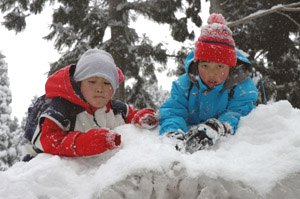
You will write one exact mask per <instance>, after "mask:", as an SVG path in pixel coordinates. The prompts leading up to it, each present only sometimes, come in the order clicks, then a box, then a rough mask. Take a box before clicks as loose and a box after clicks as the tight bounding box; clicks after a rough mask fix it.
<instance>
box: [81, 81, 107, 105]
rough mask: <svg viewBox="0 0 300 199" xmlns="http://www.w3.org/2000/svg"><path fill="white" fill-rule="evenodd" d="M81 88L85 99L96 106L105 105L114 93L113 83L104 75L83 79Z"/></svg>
mask: <svg viewBox="0 0 300 199" xmlns="http://www.w3.org/2000/svg"><path fill="white" fill-rule="evenodd" d="M80 90H81V93H82V95H83V97H84V98H85V100H86V101H87V102H88V103H89V104H90V105H92V106H94V107H96V108H102V107H104V106H105V105H106V104H107V103H108V102H109V100H110V99H111V97H112V95H113V87H112V85H111V84H110V82H109V81H108V80H107V79H105V78H103V77H91V78H88V79H85V80H82V82H81V86H80Z"/></svg>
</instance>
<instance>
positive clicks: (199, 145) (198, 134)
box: [185, 129, 214, 153]
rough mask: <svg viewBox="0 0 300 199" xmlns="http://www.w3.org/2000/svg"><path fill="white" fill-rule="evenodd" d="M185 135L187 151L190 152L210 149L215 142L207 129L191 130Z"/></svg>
mask: <svg viewBox="0 0 300 199" xmlns="http://www.w3.org/2000/svg"><path fill="white" fill-rule="evenodd" d="M185 137H186V140H185V152H188V153H194V152H196V151H199V150H203V149H208V148H209V147H210V146H212V145H213V144H214V142H213V140H212V139H211V138H210V137H208V136H207V135H206V132H205V130H198V129H193V130H190V131H189V132H188V133H187V134H186V136H185Z"/></svg>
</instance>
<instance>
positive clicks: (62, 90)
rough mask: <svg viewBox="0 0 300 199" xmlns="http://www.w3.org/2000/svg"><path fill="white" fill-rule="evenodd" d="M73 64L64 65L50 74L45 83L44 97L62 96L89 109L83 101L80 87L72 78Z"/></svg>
mask: <svg viewBox="0 0 300 199" xmlns="http://www.w3.org/2000/svg"><path fill="white" fill-rule="evenodd" d="M75 67H76V66H75V65H69V66H66V67H64V68H62V69H60V70H59V71H57V72H56V73H54V74H53V75H51V76H50V77H49V78H48V79H47V82H46V84H45V90H46V97H47V98H50V99H52V98H54V97H62V98H64V99H66V100H68V101H70V102H72V103H74V104H77V105H79V106H82V107H84V108H85V109H87V110H88V109H89V105H88V104H87V102H86V101H85V99H84V97H83V96H82V94H81V92H80V88H79V87H78V86H77V85H76V83H75V81H74V80H73V74H74V72H75Z"/></svg>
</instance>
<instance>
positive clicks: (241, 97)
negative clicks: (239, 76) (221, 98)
mask: <svg viewBox="0 0 300 199" xmlns="http://www.w3.org/2000/svg"><path fill="white" fill-rule="evenodd" d="M257 92H258V91H257V88H256V86H255V85H254V83H253V81H252V80H251V79H248V80H247V81H245V82H243V83H241V84H239V85H237V86H236V87H235V89H234V95H233V98H232V99H230V100H229V102H228V107H227V109H226V111H224V112H223V113H222V114H221V115H220V116H219V117H218V120H219V121H220V122H223V123H228V124H229V125H230V126H231V127H232V128H233V130H234V132H235V131H236V129H237V126H238V123H239V120H240V117H242V116H246V115H248V114H249V113H250V112H251V110H252V109H253V108H254V107H255V105H254V103H255V102H256V100H257Z"/></svg>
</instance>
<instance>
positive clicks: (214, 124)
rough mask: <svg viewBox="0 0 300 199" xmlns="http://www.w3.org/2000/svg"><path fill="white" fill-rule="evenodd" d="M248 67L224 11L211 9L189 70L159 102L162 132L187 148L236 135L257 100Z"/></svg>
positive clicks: (192, 149) (180, 147)
mask: <svg viewBox="0 0 300 199" xmlns="http://www.w3.org/2000/svg"><path fill="white" fill-rule="evenodd" d="M249 66H251V63H250V62H249V60H248V59H246V58H245V57H244V56H243V55H242V54H241V53H240V52H238V51H237V50H236V49H235V43H234V40H233V38H232V33H231V31H230V29H229V28H228V27H227V26H226V21H225V19H224V18H223V16H222V15H221V14H212V15H211V16H210V17H209V18H208V25H207V26H204V27H203V28H202V29H201V35H200V37H199V38H198V41H197V42H196V45H195V50H194V51H193V52H191V53H190V54H189V55H188V57H187V58H186V60H185V71H186V73H185V74H183V75H182V76H181V77H179V79H177V80H176V81H174V82H173V85H172V90H171V97H170V98H169V99H167V101H166V102H165V103H164V104H163V105H162V106H161V107H160V110H159V112H160V120H159V123H160V125H161V129H160V134H161V135H163V134H164V135H167V136H168V137H172V138H177V139H178V140H180V142H178V144H177V146H176V148H177V149H178V150H183V151H186V152H189V153H193V152H195V151H197V150H201V149H205V148H208V147H209V146H211V145H213V144H215V142H216V141H217V140H218V138H219V137H220V136H224V135H227V134H234V133H235V131H236V129H237V126H238V123H239V120H240V117H242V116H246V115H247V114H249V113H250V111H251V110H252V109H253V108H254V107H255V106H254V103H255V102H256V100H257V89H256V86H255V84H254V83H253V81H252V79H251V67H249Z"/></svg>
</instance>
